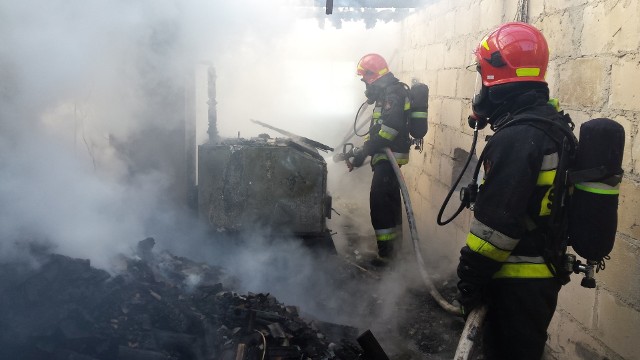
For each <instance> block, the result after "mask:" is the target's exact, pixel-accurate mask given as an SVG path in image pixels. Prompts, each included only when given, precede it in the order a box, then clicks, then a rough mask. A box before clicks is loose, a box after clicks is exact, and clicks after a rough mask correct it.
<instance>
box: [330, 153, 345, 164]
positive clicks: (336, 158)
mask: <svg viewBox="0 0 640 360" xmlns="http://www.w3.org/2000/svg"><path fill="white" fill-rule="evenodd" d="M345 155H346V154H343V153H337V154H335V155H333V162H340V161H344V160H345V159H346V156H345Z"/></svg>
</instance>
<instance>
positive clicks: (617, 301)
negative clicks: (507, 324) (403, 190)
mask: <svg viewBox="0 0 640 360" xmlns="http://www.w3.org/2000/svg"><path fill="white" fill-rule="evenodd" d="M639 1H640V0H530V1H526V3H527V6H528V13H529V17H528V21H529V22H530V23H532V24H533V25H535V26H537V27H538V28H539V29H541V30H542V32H543V33H544V34H545V36H546V38H547V40H548V42H549V47H550V54H551V55H550V57H551V59H550V65H549V69H548V73H547V81H548V83H549V86H550V89H551V94H552V97H556V98H558V99H559V100H560V103H561V106H562V108H563V109H564V110H565V111H566V112H568V113H570V114H571V116H572V118H573V120H574V122H575V123H576V127H577V130H579V126H580V124H582V123H584V122H585V121H587V120H589V119H591V118H596V117H608V118H611V119H613V120H615V121H617V122H619V123H620V124H622V125H623V127H624V128H625V131H626V143H625V153H624V163H623V168H624V171H625V175H624V179H623V183H622V186H621V194H620V207H619V212H618V215H619V223H618V235H617V238H616V244H615V246H614V249H613V251H612V253H611V260H609V261H607V263H606V269H605V270H604V271H601V272H599V273H597V274H596V280H597V288H596V289H585V288H582V287H581V286H580V279H581V276H579V275H573V277H572V282H571V283H569V284H568V285H567V286H565V287H564V288H563V289H562V291H561V295H560V300H559V305H558V310H557V312H556V314H555V316H554V319H553V321H552V324H551V326H550V328H549V333H550V336H549V341H548V342H547V345H548V346H547V351H546V352H545V358H547V359H612V360H613V359H640V341H638V340H637V339H636V338H637V337H638V335H640V280H639V279H640V135H639V134H638V132H639V131H640V130H639V128H640V127H639V124H640V86H639V85H640V53H639V51H640V22H639V21H638V20H637V19H638V18H639V17H640V4H639ZM517 5H518V2H517V1H514V0H468V1H448V0H440V1H438V0H436V1H432V2H430V3H428V4H427V5H426V6H425V7H424V8H422V9H420V10H419V11H418V12H417V13H416V14H414V15H412V16H411V17H409V18H407V19H406V20H405V21H403V26H402V31H401V36H400V38H401V39H400V44H399V49H398V53H399V56H397V57H396V58H395V62H394V63H392V64H391V67H392V71H394V73H396V75H398V77H399V78H401V79H402V80H403V81H405V82H408V81H410V80H411V79H412V78H418V79H420V80H421V81H423V82H425V83H427V84H428V85H429V87H430V90H431V92H430V98H429V120H430V129H429V133H428V135H427V137H426V138H425V147H424V148H425V149H424V151H423V152H422V153H418V152H416V151H413V152H412V154H411V156H412V157H411V162H410V164H409V165H408V166H406V167H403V172H404V175H405V179H406V181H407V183H408V187H409V188H410V192H411V196H412V204H413V206H414V212H415V214H416V217H417V220H418V221H417V228H418V232H419V234H420V238H421V240H422V244H421V246H422V250H423V256H424V257H425V259H426V260H427V261H428V262H429V264H430V266H432V267H433V268H434V269H437V271H436V272H437V273H444V274H447V273H448V274H451V273H453V272H454V271H455V266H456V265H457V259H458V254H459V249H460V248H461V247H462V246H463V245H464V241H465V238H466V234H467V231H468V224H469V221H470V217H471V214H470V213H469V211H468V210H465V211H463V213H462V214H461V215H460V216H459V217H458V218H456V219H455V220H454V221H453V222H451V223H450V224H448V225H446V226H438V225H437V224H436V218H437V215H438V212H439V210H440V206H441V204H442V202H443V200H444V199H445V196H446V195H447V192H448V191H449V188H450V187H451V185H452V183H453V180H454V179H455V177H456V176H457V171H458V168H459V167H460V166H461V165H462V163H463V162H464V160H465V159H466V158H465V156H464V155H465V152H464V151H469V148H470V145H471V142H472V131H471V129H470V128H469V127H468V126H467V124H466V122H467V121H466V118H467V116H468V114H469V113H470V98H471V96H472V93H473V89H474V82H475V76H476V75H475V73H474V72H473V71H469V70H467V69H466V66H467V65H469V64H471V63H472V61H473V58H472V54H471V52H472V50H473V48H474V47H475V46H476V45H477V43H478V42H479V41H480V40H481V38H482V37H483V36H484V35H485V34H486V33H487V32H488V31H489V30H491V29H493V28H494V27H496V26H497V25H499V24H501V23H503V22H508V21H513V20H515V19H516V10H517ZM576 132H577V133H578V132H579V131H576ZM490 133H491V131H490V130H489V129H486V130H483V131H481V132H480V136H479V140H478V149H477V154H479V153H480V151H482V148H483V147H484V144H485V143H484V140H483V139H484V136H485V135H488V134H490ZM456 149H458V150H457V151H456ZM460 149H462V150H464V151H460ZM467 171H468V172H470V171H472V169H468V170H467ZM462 185H466V183H463V184H462ZM458 204H459V201H458V192H457V190H456V191H455V192H454V193H453V196H452V198H451V204H450V205H449V207H448V208H447V209H446V210H445V212H444V216H443V219H442V220H446V219H448V217H449V216H450V215H451V214H452V213H453V211H454V210H455V209H456V208H457V207H458Z"/></svg>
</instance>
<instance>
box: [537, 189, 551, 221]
mask: <svg viewBox="0 0 640 360" xmlns="http://www.w3.org/2000/svg"><path fill="white" fill-rule="evenodd" d="M552 190H553V186H552V187H550V188H549V190H547V192H546V193H545V194H544V197H543V198H542V201H541V202H540V216H549V215H551V200H550V199H549V195H551V191H552Z"/></svg>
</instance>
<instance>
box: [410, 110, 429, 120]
mask: <svg viewBox="0 0 640 360" xmlns="http://www.w3.org/2000/svg"><path fill="white" fill-rule="evenodd" d="M411 117H412V118H414V119H426V118H427V113H426V112H424V111H414V112H412V113H411Z"/></svg>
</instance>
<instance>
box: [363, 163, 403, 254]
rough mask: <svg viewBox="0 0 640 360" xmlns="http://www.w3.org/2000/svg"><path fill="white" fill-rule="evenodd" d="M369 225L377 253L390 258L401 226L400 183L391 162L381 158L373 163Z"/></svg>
mask: <svg viewBox="0 0 640 360" xmlns="http://www.w3.org/2000/svg"><path fill="white" fill-rule="evenodd" d="M369 208H370V212H371V225H373V229H374V231H375V233H376V243H377V246H378V255H379V256H380V257H383V258H391V257H392V256H393V255H394V251H395V250H397V249H394V246H396V243H397V241H398V240H396V238H397V237H398V235H399V234H398V229H397V228H396V227H398V228H399V227H401V226H402V199H401V198H400V185H399V183H398V178H397V177H396V174H395V172H394V171H393V167H392V166H391V163H390V162H389V161H386V160H382V161H379V162H377V163H376V164H375V165H373V179H372V180H371V191H370V193H369Z"/></svg>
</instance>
